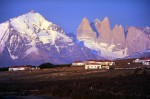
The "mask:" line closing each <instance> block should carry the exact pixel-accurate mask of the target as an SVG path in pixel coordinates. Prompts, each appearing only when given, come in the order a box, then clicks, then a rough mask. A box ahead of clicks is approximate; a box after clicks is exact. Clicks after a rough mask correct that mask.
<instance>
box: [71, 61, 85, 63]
mask: <svg viewBox="0 0 150 99" xmlns="http://www.w3.org/2000/svg"><path fill="white" fill-rule="evenodd" d="M73 63H83V62H81V61H75V62H73Z"/></svg>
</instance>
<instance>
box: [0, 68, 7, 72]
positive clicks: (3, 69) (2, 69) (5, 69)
mask: <svg viewBox="0 0 150 99" xmlns="http://www.w3.org/2000/svg"><path fill="white" fill-rule="evenodd" d="M0 71H8V67H4V68H0Z"/></svg>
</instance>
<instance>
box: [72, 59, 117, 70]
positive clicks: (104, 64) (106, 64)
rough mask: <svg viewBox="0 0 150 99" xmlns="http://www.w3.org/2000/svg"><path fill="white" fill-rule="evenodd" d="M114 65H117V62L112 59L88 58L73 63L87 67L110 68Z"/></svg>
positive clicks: (73, 64)
mask: <svg viewBox="0 0 150 99" xmlns="http://www.w3.org/2000/svg"><path fill="white" fill-rule="evenodd" d="M112 65H115V62H113V61H110V60H87V61H85V62H81V61H76V62H73V63H72V66H84V67H85V69H109V68H110V67H111V66H112Z"/></svg>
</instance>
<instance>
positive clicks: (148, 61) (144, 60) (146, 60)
mask: <svg viewBox="0 0 150 99" xmlns="http://www.w3.org/2000/svg"><path fill="white" fill-rule="evenodd" d="M133 63H142V64H143V65H150V58H137V59H135V60H133Z"/></svg>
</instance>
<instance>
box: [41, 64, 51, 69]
mask: <svg viewBox="0 0 150 99" xmlns="http://www.w3.org/2000/svg"><path fill="white" fill-rule="evenodd" d="M39 67H40V69H44V68H53V67H54V65H53V64H51V63H43V64H41V65H40V66H39Z"/></svg>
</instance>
